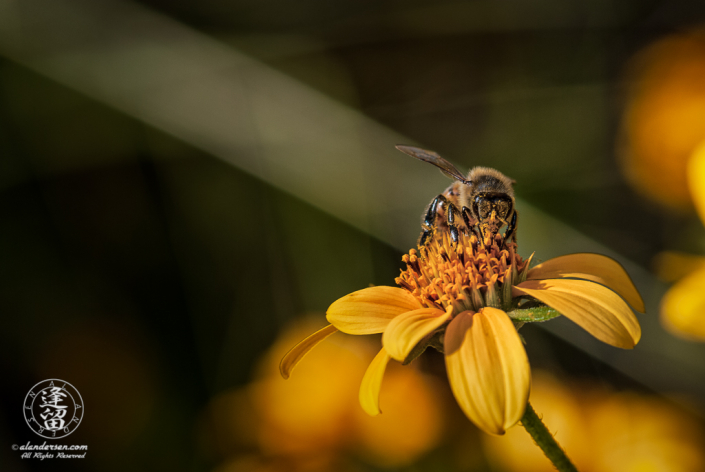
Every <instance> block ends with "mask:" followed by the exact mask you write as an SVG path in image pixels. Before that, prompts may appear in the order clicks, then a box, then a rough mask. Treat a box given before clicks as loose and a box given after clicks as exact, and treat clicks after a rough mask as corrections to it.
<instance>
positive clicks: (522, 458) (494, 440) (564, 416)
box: [483, 371, 589, 472]
mask: <svg viewBox="0 0 705 472" xmlns="http://www.w3.org/2000/svg"><path fill="white" fill-rule="evenodd" d="M533 377H534V378H533V385H532V387H531V403H532V405H533V406H534V408H535V409H537V411H540V412H541V415H542V417H543V420H544V423H545V424H549V425H551V426H550V429H551V431H552V432H553V433H554V435H555V437H556V440H557V441H558V442H559V443H560V444H561V446H562V447H563V448H564V449H565V450H566V451H569V452H570V458H571V460H572V461H573V463H574V464H575V466H576V467H577V469H578V470H580V471H584V468H585V466H586V459H589V454H586V453H587V452H589V447H586V444H589V441H588V438H587V434H586V431H585V426H584V420H585V418H584V417H583V411H582V409H581V405H580V404H579V403H578V400H577V399H576V398H575V396H574V395H573V394H572V392H571V391H570V389H569V388H568V387H566V386H564V385H563V384H562V383H561V382H558V381H557V380H556V379H555V378H554V377H553V376H551V375H549V374H546V373H544V372H541V371H538V372H534V376H533ZM483 440H484V441H483V443H484V446H485V450H486V452H487V456H488V458H489V459H490V460H491V461H492V462H493V463H495V464H497V465H499V466H501V468H502V469H503V470H507V471H510V472H512V471H521V472H548V471H553V470H554V467H553V465H552V464H551V462H550V461H549V460H548V459H547V458H546V456H545V455H544V454H543V452H541V450H540V449H539V448H537V447H536V445H535V444H534V442H533V441H532V440H531V437H530V436H529V435H528V434H527V433H526V431H524V429H523V428H510V429H509V430H508V431H507V434H506V436H505V437H502V438H499V437H496V436H485V437H483ZM586 456H587V457H586Z"/></svg>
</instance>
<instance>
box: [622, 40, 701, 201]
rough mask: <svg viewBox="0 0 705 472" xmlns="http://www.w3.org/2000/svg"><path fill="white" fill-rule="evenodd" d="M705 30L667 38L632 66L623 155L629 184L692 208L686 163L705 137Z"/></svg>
mask: <svg viewBox="0 0 705 472" xmlns="http://www.w3.org/2000/svg"><path fill="white" fill-rule="evenodd" d="M703 76H705V31H704V30H702V29H700V30H696V31H693V32H689V33H686V34H677V35H672V36H668V37H666V38H664V39H662V40H660V41H658V42H656V43H654V44H653V45H651V46H649V47H648V48H646V49H645V50H643V51H642V52H641V53H640V54H639V55H638V56H637V57H636V58H635V60H633V61H632V63H631V67H630V76H629V82H630V87H629V90H628V97H627V98H628V101H627V106H626V109H625V112H624V118H623V126H622V129H623V137H622V139H621V140H620V149H619V152H620V156H621V158H622V164H623V168H624V170H625V172H626V174H627V177H628V178H629V180H630V182H631V183H632V184H633V185H634V186H635V188H636V189H637V190H639V191H640V192H642V193H644V194H645V195H647V196H649V197H651V198H653V199H654V200H656V201H657V202H659V203H662V204H665V205H668V206H670V207H675V208H686V209H687V208H690V207H691V192H692V187H691V189H690V191H689V188H688V160H689V159H690V156H691V155H692V152H693V150H694V149H695V147H696V146H697V145H698V143H700V142H701V141H702V140H703V139H705V80H703Z"/></svg>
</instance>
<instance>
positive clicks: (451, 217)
mask: <svg viewBox="0 0 705 472" xmlns="http://www.w3.org/2000/svg"><path fill="white" fill-rule="evenodd" d="M445 203H446V213H447V214H448V231H449V232H450V239H451V241H452V243H453V244H454V245H455V244H458V226H457V225H456V224H455V221H456V218H459V217H460V211H458V208H457V207H456V206H455V205H453V204H452V203H451V202H449V201H448V200H446V202H445Z"/></svg>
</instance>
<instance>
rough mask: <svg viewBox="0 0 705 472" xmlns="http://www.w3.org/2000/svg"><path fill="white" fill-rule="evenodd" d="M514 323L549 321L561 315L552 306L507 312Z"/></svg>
mask: <svg viewBox="0 0 705 472" xmlns="http://www.w3.org/2000/svg"><path fill="white" fill-rule="evenodd" d="M507 314H508V315H509V317H510V318H511V319H512V321H523V322H524V323H535V322H537V321H548V320H551V319H553V318H555V317H557V316H561V314H560V313H559V312H558V311H557V310H554V309H553V308H551V307H550V306H545V305H543V306H537V307H533V308H517V309H516V310H512V311H509V312H507Z"/></svg>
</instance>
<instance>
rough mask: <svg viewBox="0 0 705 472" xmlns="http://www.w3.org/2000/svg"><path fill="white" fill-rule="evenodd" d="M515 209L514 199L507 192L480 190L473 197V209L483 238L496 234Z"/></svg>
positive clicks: (506, 222)
mask: <svg viewBox="0 0 705 472" xmlns="http://www.w3.org/2000/svg"><path fill="white" fill-rule="evenodd" d="M513 209H514V200H513V199H512V197H510V196H509V195H507V194H502V193H490V192H478V193H477V194H475V195H474V196H473V199H472V211H473V213H474V214H475V218H477V221H478V222H479V227H480V231H482V236H483V238H486V237H487V235H488V234H492V235H495V234H497V233H498V232H499V230H500V229H501V228H502V226H503V225H505V224H508V219H509V217H510V216H511V214H512V210H513Z"/></svg>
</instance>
